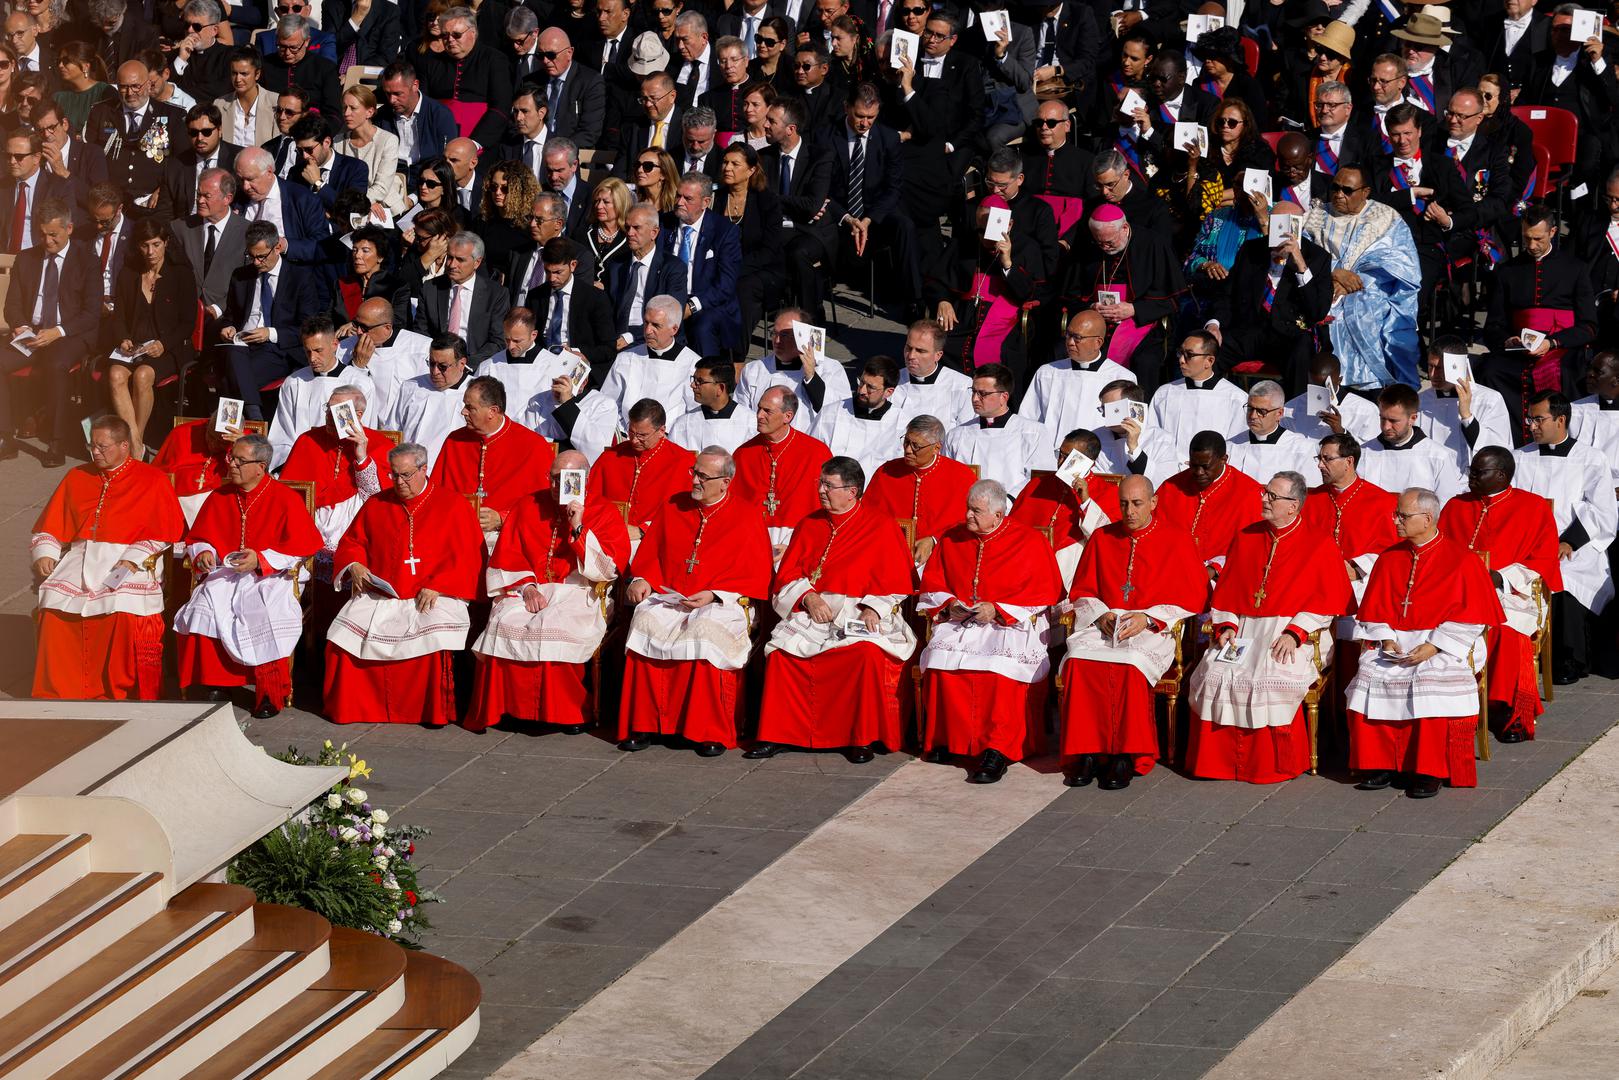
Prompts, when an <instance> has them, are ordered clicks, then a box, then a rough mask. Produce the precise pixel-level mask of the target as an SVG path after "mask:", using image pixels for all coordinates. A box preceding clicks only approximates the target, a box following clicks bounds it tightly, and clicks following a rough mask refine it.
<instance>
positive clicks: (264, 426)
mask: <svg viewBox="0 0 1619 1080" xmlns="http://www.w3.org/2000/svg"><path fill="white" fill-rule="evenodd" d="M212 419H213V417H211V416H176V417H175V418H174V426H175V427H179V426H181V425H182V424H195V423H196V422H197V421H198V420H212ZM242 434H244V435H268V434H270V425H269V424H268V423H266V422H265V421H263V420H243V421H242Z"/></svg>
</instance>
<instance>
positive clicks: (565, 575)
mask: <svg viewBox="0 0 1619 1080" xmlns="http://www.w3.org/2000/svg"><path fill="white" fill-rule="evenodd" d="M588 468H589V463H588V462H587V461H586V459H585V456H584V455H583V454H581V453H579V452H578V451H577V450H564V451H563V452H562V453H560V454H558V455H557V457H556V461H555V462H553V463H552V466H551V489H550V490H548V491H543V492H540V493H538V494H536V495H532V496H530V497H528V498H526V499H523V500H522V501H521V502H519V503H518V504H517V506H516V507H515V508H514V509H513V510H512V512H511V515H510V516H509V517H508V518H507V519H506V527H505V528H503V529H502V530H501V531H500V541H499V542H498V543H496V544H495V553H494V554H493V555H492V556H490V559H489V569H488V570H487V571H486V572H485V584H486V587H487V589H488V591H489V596H490V598H491V599H492V600H493V601H494V608H493V609H492V610H491V612H490V614H489V625H488V626H487V628H485V630H484V632H483V634H482V636H481V637H479V639H478V643H477V644H476V645H475V646H474V647H473V650H474V652H476V653H477V656H478V667H477V675H476V682H475V683H474V685H473V693H472V705H471V707H470V708H469V709H468V710H467V716H466V719H465V720H463V721H462V725H463V726H464V727H466V728H467V729H468V730H469V731H482V730H484V729H485V728H486V727H489V726H491V725H493V724H498V723H500V721H501V719H502V718H503V717H511V718H512V719H514V720H533V721H543V722H545V723H548V724H555V725H558V726H560V727H562V728H563V729H564V730H565V731H568V732H569V733H570V734H578V733H580V732H583V731H584V730H585V726H586V723H587V721H589V720H593V719H594V717H595V710H596V702H595V698H594V694H593V691H592V688H591V687H590V686H589V685H587V683H586V681H585V666H586V664H588V663H589V662H590V661H591V659H592V658H593V657H595V656H596V653H597V650H599V649H600V648H601V644H602V639H603V638H604V637H605V636H606V634H607V621H608V618H609V616H610V614H611V612H612V593H611V591H610V589H609V588H608V585H609V584H610V583H611V582H613V581H615V580H616V579H617V578H618V576H619V574H621V573H622V572H623V570H624V567H625V566H626V565H627V564H628V563H629V561H630V537H629V532H628V531H627V529H626V527H625V525H624V519H623V518H622V517H621V516H620V515H619V512H618V510H617V508H616V507H614V506H613V504H612V502H611V501H609V500H607V499H603V498H598V497H596V496H593V495H589V494H586V492H585V490H584V489H581V490H579V491H578V492H577V493H575V492H574V491H573V489H572V488H571V487H565V486H564V483H565V481H568V480H569V479H570V478H571V476H572V474H578V475H579V476H584V475H585V471H586V470H587V469H588ZM564 473H568V474H570V476H569V477H564V475H563V474H564Z"/></svg>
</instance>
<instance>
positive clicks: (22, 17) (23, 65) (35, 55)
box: [6, 10, 62, 97]
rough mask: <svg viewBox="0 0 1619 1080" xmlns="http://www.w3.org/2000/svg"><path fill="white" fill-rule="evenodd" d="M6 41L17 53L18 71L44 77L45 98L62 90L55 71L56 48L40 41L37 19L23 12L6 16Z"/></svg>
mask: <svg viewBox="0 0 1619 1080" xmlns="http://www.w3.org/2000/svg"><path fill="white" fill-rule="evenodd" d="M6 41H7V42H9V43H10V45H11V47H12V49H13V50H14V51H15V52H16V53H17V70H18V71H32V72H34V73H36V74H39V75H43V76H44V77H45V95H46V96H47V97H49V96H50V95H51V94H53V93H55V92H56V91H58V90H60V89H61V88H62V81H61V78H60V77H59V76H58V74H57V71H56V47H55V46H54V45H51V44H49V43H48V42H45V41H42V40H40V37H39V20H38V19H36V18H34V16H32V15H30V14H29V13H28V12H27V11H23V10H18V11H13V12H12V13H11V14H10V15H7V16H6Z"/></svg>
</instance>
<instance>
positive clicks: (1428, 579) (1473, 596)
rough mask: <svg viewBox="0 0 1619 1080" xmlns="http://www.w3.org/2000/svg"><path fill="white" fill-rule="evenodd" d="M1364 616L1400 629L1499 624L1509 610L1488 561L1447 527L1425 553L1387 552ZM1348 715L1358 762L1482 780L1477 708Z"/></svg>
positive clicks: (1357, 765)
mask: <svg viewBox="0 0 1619 1080" xmlns="http://www.w3.org/2000/svg"><path fill="white" fill-rule="evenodd" d="M1413 563H1415V565H1414V566H1413ZM1358 617H1359V619H1360V621H1361V622H1363V623H1383V624H1385V625H1387V626H1388V627H1389V628H1390V629H1393V630H1396V631H1399V630H1416V631H1421V630H1432V629H1434V628H1436V627H1438V626H1439V625H1440V624H1442V623H1447V622H1453V623H1464V624H1468V625H1474V626H1486V627H1489V626H1498V625H1500V623H1501V621H1502V618H1503V615H1502V612H1501V602H1500V600H1499V599H1498V598H1497V596H1496V593H1495V586H1494V585H1492V584H1491V582H1490V575H1489V572H1488V571H1486V570H1485V569H1484V562H1483V560H1481V559H1479V558H1478V557H1477V556H1475V555H1473V553H1472V552H1471V551H1469V550H1468V549H1467V548H1466V547H1465V546H1464V545H1463V544H1462V543H1461V542H1459V541H1457V540H1452V539H1451V538H1450V537H1448V536H1446V535H1444V534H1443V533H1441V534H1440V535H1438V536H1437V537H1435V538H1434V539H1433V540H1431V541H1429V542H1428V543H1427V544H1426V545H1424V546H1423V548H1422V550H1421V552H1420V553H1418V552H1417V551H1416V550H1415V549H1414V548H1413V547H1412V545H1411V543H1410V541H1402V542H1401V543H1399V544H1397V545H1395V546H1394V547H1393V548H1390V549H1389V550H1388V551H1386V552H1384V553H1383V555H1382V556H1381V557H1380V558H1379V559H1378V560H1377V566H1376V567H1374V568H1373V570H1372V576H1371V580H1369V581H1367V583H1366V595H1365V596H1364V597H1362V598H1361V602H1360V613H1359V616H1358ZM1376 644H1377V643H1376V642H1368V643H1367V645H1368V647H1375V646H1376ZM1348 715H1349V767H1350V768H1351V769H1357V770H1361V771H1366V772H1385V771H1386V772H1405V773H1419V774H1421V775H1423V776H1433V777H1437V778H1439V779H1441V780H1444V779H1448V780H1449V781H1450V784H1451V786H1452V787H1473V786H1474V785H1475V784H1477V782H1478V780H1477V765H1476V764H1475V763H1474V760H1473V753H1474V750H1473V736H1474V732H1475V731H1476V730H1477V728H1478V714H1477V713H1474V714H1473V715H1471V716H1436V717H1422V716H1414V717H1411V718H1410V719H1409V720H1393V721H1390V720H1370V719H1368V718H1367V717H1366V716H1365V714H1363V713H1361V712H1358V711H1356V710H1353V709H1351V710H1349V712H1348Z"/></svg>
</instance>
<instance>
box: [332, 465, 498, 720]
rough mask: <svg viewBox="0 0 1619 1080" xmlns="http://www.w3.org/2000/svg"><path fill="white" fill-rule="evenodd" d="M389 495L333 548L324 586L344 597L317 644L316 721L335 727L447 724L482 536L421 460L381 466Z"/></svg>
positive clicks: (369, 503) (371, 504)
mask: <svg viewBox="0 0 1619 1080" xmlns="http://www.w3.org/2000/svg"><path fill="white" fill-rule="evenodd" d="M388 460H389V466H390V472H391V480H392V486H391V487H390V488H389V490H388V491H386V492H383V493H382V494H380V495H377V496H376V497H374V498H371V499H367V500H366V502H365V504H364V505H363V506H361V507H360V510H359V513H357V514H356V515H355V516H354V521H353V523H352V524H351V525H349V527H348V531H347V532H345V533H344V534H343V539H342V540H341V541H339V542H338V545H337V552H336V555H335V556H334V557H333V560H332V567H333V574H332V581H333V583H334V584H335V585H336V586H337V587H338V588H347V589H348V591H349V592H350V593H351V595H350V598H349V600H348V602H347V603H346V604H344V605H343V609H342V610H341V611H339V612H338V613H337V617H336V618H335V619H334V620H332V627H331V632H330V633H329V634H328V635H327V637H326V681H325V689H326V695H325V696H326V715H327V717H328V718H329V719H331V720H332V721H333V722H335V723H339V724H356V723H365V724H427V725H430V726H433V727H442V726H443V725H445V724H448V723H450V722H451V721H453V720H454V719H455V677H454V675H453V673H452V672H451V670H450V661H451V657H452V655H453V654H454V653H456V652H458V651H460V650H461V649H464V648H466V644H467V634H468V632H469V631H470V630H471V625H472V624H471V617H470V616H469V614H468V611H467V602H468V601H470V600H472V599H473V598H474V597H475V596H476V595H477V592H478V567H479V565H480V563H481V562H482V560H481V558H480V554H481V549H482V547H483V535H482V533H481V532H480V531H479V529H478V520H477V518H476V517H475V516H474V514H473V512H472V506H471V505H470V504H469V503H468V502H467V501H466V499H465V498H463V497H462V496H460V495H457V494H455V493H453V492H449V491H445V490H444V489H443V488H442V487H441V486H439V484H438V483H437V482H436V481H433V480H430V479H429V478H428V474H427V451H426V450H425V449H424V448H423V447H421V446H420V445H418V444H415V443H406V444H405V445H404V446H402V447H400V448H399V449H398V450H396V451H394V452H393V453H392V454H391V455H390V456H389V459H388Z"/></svg>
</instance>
